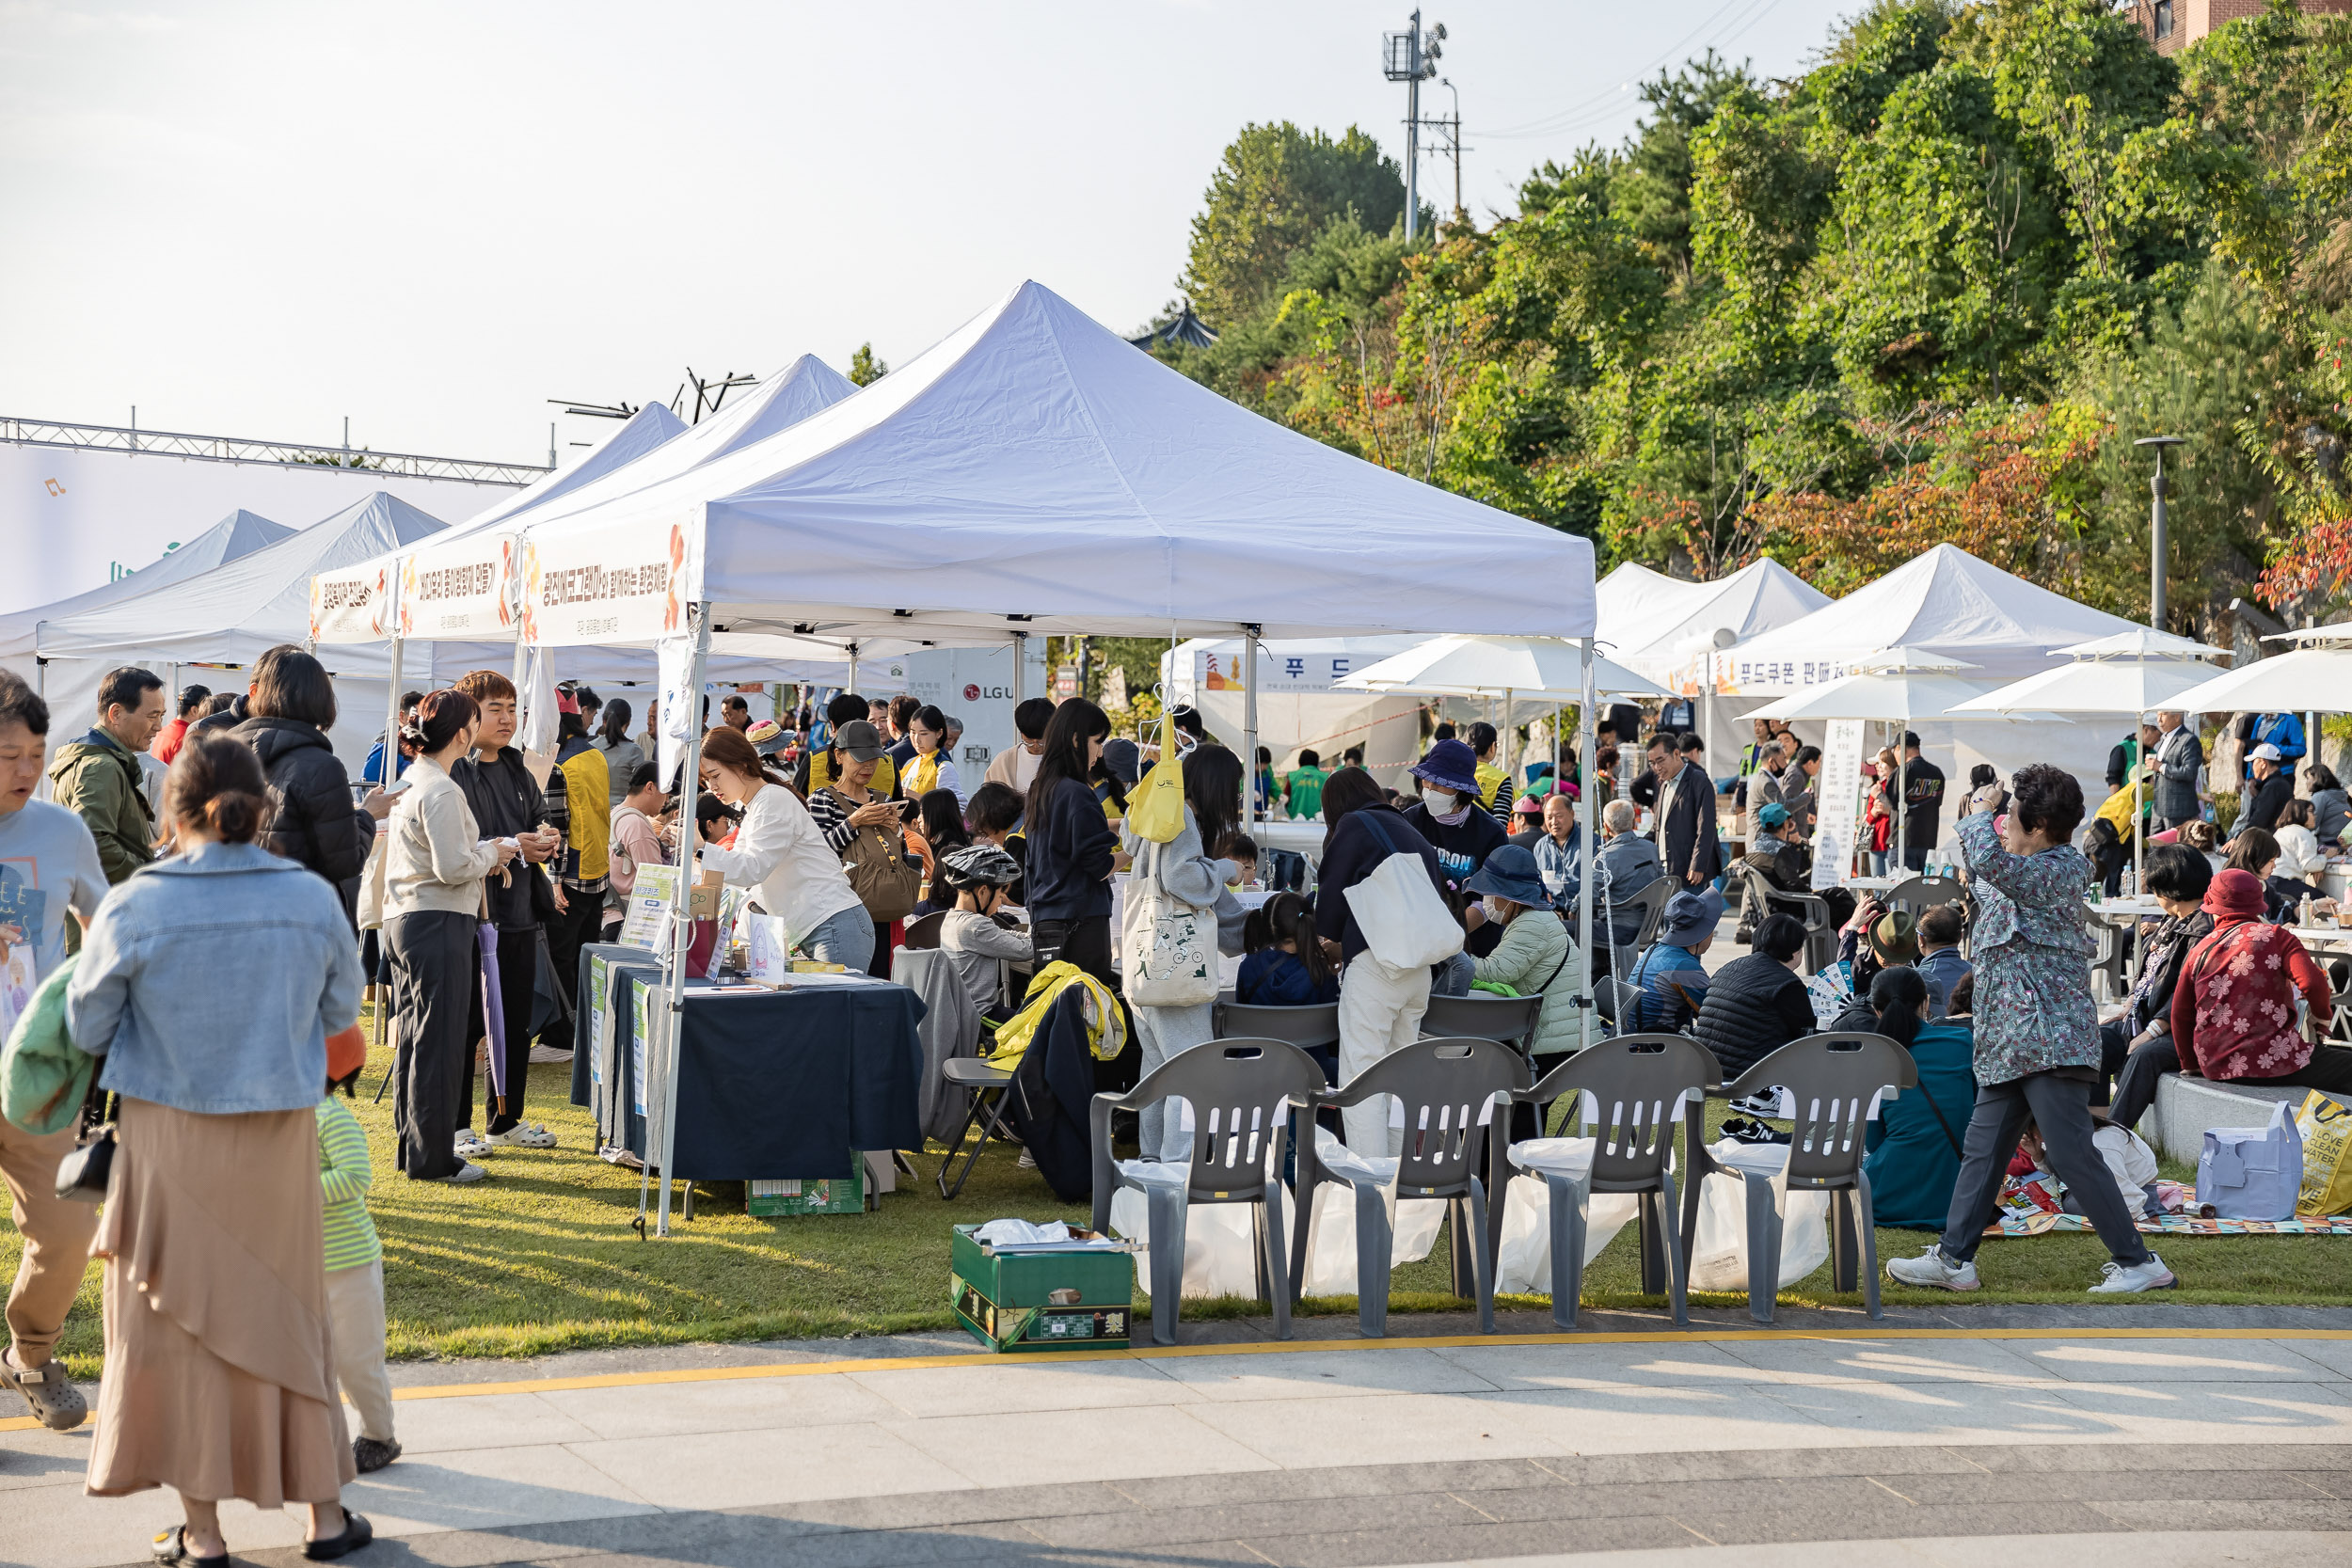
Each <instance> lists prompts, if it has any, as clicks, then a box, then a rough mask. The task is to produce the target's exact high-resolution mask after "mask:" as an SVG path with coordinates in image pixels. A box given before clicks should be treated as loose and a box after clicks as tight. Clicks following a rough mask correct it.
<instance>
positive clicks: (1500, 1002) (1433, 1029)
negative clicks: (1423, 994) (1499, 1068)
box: [1421, 974, 1574, 1057]
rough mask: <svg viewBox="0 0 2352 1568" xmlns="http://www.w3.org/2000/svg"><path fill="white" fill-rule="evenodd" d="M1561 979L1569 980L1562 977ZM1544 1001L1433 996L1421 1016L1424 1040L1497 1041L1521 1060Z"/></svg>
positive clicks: (1474, 995) (1531, 1040)
mask: <svg viewBox="0 0 2352 1568" xmlns="http://www.w3.org/2000/svg"><path fill="white" fill-rule="evenodd" d="M1561 978H1563V979H1572V978H1574V977H1573V976H1571V975H1566V974H1563V975H1562V976H1561ZM1543 1011H1544V999H1543V996H1542V994H1541V993H1540V992H1538V993H1537V994H1536V995H1534V996H1494V995H1483V994H1478V993H1472V994H1471V995H1469V996H1433V997H1431V998H1430V999H1429V1010H1428V1011H1427V1012H1425V1013H1423V1014H1422V1015H1421V1033H1422V1038H1424V1039H1449V1040H1455V1039H1473V1040H1501V1041H1502V1043H1503V1044H1505V1045H1508V1046H1511V1047H1513V1048H1514V1049H1516V1050H1517V1051H1518V1053H1519V1054H1520V1055H1521V1056H1522V1057H1524V1056H1526V1055H1527V1054H1528V1053H1529V1049H1530V1048H1531V1047H1532V1046H1533V1045H1534V1040H1535V1023H1536V1021H1537V1020H1538V1019H1539V1018H1541V1017H1542V1016H1543Z"/></svg>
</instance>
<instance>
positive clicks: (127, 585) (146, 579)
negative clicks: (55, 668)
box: [0, 507, 294, 658]
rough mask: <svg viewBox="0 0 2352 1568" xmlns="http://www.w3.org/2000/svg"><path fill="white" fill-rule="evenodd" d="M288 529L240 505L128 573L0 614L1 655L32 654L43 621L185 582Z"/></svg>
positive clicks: (271, 541) (275, 539)
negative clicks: (35, 607)
mask: <svg viewBox="0 0 2352 1568" xmlns="http://www.w3.org/2000/svg"><path fill="white" fill-rule="evenodd" d="M293 532H294V530H292V529H290V528H288V527H286V525H285V524H283V523H273V522H271V521H270V520H269V519H268V518H267V517H263V516H262V515H258V514H256V513H252V512H247V511H246V510H245V509H244V508H242V507H240V508H238V509H237V510H236V511H234V512H231V513H230V514H229V515H228V516H226V517H223V518H222V519H221V520H220V521H219V522H217V523H215V524H214V525H213V526H212V527H211V528H208V529H206V530H205V531H203V532H201V533H199V534H198V535H197V536H196V537H195V538H193V539H191V540H189V541H188V542H187V543H186V544H184V545H182V546H180V547H179V548H178V549H175V550H172V551H171V552H169V553H168V554H167V555H165V556H164V557H163V558H162V559H161V560H159V561H156V562H153V563H151V564H150V565H147V566H142V567H140V568H139V569H138V570H137V571H135V572H134V573H132V574H131V575H130V576H129V577H127V578H121V579H119V580H118V581H115V582H110V583H108V584H106V586H105V587H103V588H93V589H91V590H90V591H89V592H88V593H87V594H75V595H74V596H73V597H72V598H70V599H60V600H59V601H58V602H57V603H56V604H51V605H43V606H41V607H40V609H38V610H19V611H18V612H17V613H15V614H14V615H6V616H0V658H6V657H28V658H29V657H32V655H33V654H34V652H35V651H36V650H35V648H34V645H33V643H34V633H35V629H36V628H37V627H38V626H40V623H41V622H43V621H55V620H60V619H63V618H64V617H66V616H70V615H82V614H87V613H88V612H90V611H92V610H103V609H105V608H106V607H107V606H109V605H116V604H120V603H122V602H123V601H124V600H125V599H130V598H135V597H137V596H139V595H141V594H151V593H152V592H154V591H155V590H156V589H158V588H164V587H168V586H170V585H171V584H173V583H180V582H185V581H187V580H188V579H189V578H195V577H200V576H202V575H203V574H204V573H206V572H209V571H211V570H212V569H213V568H214V567H215V566H218V565H220V564H222V563H223V562H230V561H236V560H240V559H242V558H243V557H245V556H248V555H251V554H252V553H253V552H254V551H255V550H258V549H260V548H262V546H265V545H274V544H276V543H277V542H278V540H280V539H283V538H285V537H286V536H287V535H289V534H291V533H293Z"/></svg>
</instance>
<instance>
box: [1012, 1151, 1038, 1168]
mask: <svg viewBox="0 0 2352 1568" xmlns="http://www.w3.org/2000/svg"><path fill="white" fill-rule="evenodd" d="M1012 1168H1013V1169H1015V1170H1035V1169H1037V1156H1036V1155H1034V1154H1032V1153H1030V1152H1029V1151H1028V1150H1027V1149H1023V1150H1022V1151H1021V1158H1020V1159H1018V1160H1015V1161H1014V1162H1013V1163H1012Z"/></svg>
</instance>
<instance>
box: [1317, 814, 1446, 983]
mask: <svg viewBox="0 0 2352 1568" xmlns="http://www.w3.org/2000/svg"><path fill="white" fill-rule="evenodd" d="M1356 815H1358V816H1361V817H1362V818H1363V821H1364V826H1365V827H1366V828H1367V829H1369V830H1370V831H1371V832H1372V835H1373V836H1374V837H1375V838H1377V839H1378V840H1379V841H1380V843H1381V846H1382V847H1384V848H1386V849H1387V850H1388V852H1389V853H1388V858H1387V859H1385V860H1383V861H1382V862H1381V863H1379V864H1378V865H1377V866H1375V867H1374V868H1373V872H1372V875H1371V876H1369V877H1366V878H1365V879H1363V880H1362V881H1360V882H1358V883H1357V884H1356V885H1355V886H1353V887H1350V888H1348V889H1346V890H1345V895H1346V898H1347V911H1348V912H1349V913H1350V914H1352V915H1354V916H1355V917H1356V928H1357V929H1358V930H1359V931H1361V932H1363V934H1364V945H1365V946H1366V947H1368V948H1370V949H1371V950H1372V956H1373V957H1374V958H1377V959H1379V960H1380V961H1381V962H1382V963H1384V964H1388V965H1390V966H1391V967H1393V968H1396V969H1425V968H1427V967H1428V966H1429V965H1431V964H1434V963H1437V962H1438V961H1439V960H1440V959H1444V958H1452V957H1453V956H1454V954H1456V953H1459V952H1460V951H1461V950H1462V925H1461V922H1459V921H1457V920H1455V919H1454V911H1452V910H1449V909H1447V908H1446V907H1445V900H1444V899H1442V898H1440V897H1438V890H1437V889H1436V888H1435V887H1432V886H1431V885H1430V882H1429V868H1428V866H1427V865H1426V864H1425V863H1423V862H1422V858H1421V857H1420V856H1419V855H1417V854H1414V853H1412V852H1410V851H1409V850H1406V849H1403V848H1400V847H1398V845H1397V842H1396V840H1395V839H1394V838H1393V837H1391V835H1390V832H1389V829H1388V825H1387V824H1386V823H1384V822H1382V821H1381V820H1380V817H1379V815H1378V814H1377V813H1376V812H1373V811H1364V812H1359V813H1358V814H1356Z"/></svg>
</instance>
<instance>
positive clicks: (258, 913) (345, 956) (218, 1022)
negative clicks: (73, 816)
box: [66, 733, 448, 1563]
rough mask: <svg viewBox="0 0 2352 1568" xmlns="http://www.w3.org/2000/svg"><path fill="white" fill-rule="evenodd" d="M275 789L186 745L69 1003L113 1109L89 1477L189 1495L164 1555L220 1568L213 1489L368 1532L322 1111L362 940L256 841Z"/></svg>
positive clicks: (202, 746)
mask: <svg viewBox="0 0 2352 1568" xmlns="http://www.w3.org/2000/svg"><path fill="white" fill-rule="evenodd" d="M268 790H269V785H268V784H267V782H266V781H265V780H264V779H263V777H262V765H261V762H260V761H259V759H257V758H256V757H255V756H254V754H253V752H251V751H249V750H247V749H246V747H244V746H242V745H240V744H238V743H237V742H236V741H234V740H231V739H230V738H228V737H227V736H221V735H217V734H202V733H199V734H196V735H191V736H188V737H187V739H186V740H185V742H184V743H183V745H182V748H181V751H180V755H179V757H178V759H177V760H176V761H174V762H173V764H172V767H171V771H170V773H169V774H168V775H167V780H166V784H165V789H164V802H163V805H164V809H163V818H164V822H165V824H166V828H167V832H169V833H171V835H172V837H173V839H174V843H175V850H176V852H175V853H173V854H172V855H171V856H169V857H168V858H167V859H165V860H161V861H158V862H156V863H154V864H152V865H149V866H147V867H145V868H143V869H142V870H141V871H140V872H139V873H138V874H137V875H136V876H135V877H132V878H131V879H128V880H126V881H124V882H123V883H121V884H120V885H119V886H118V887H116V888H115V889H114V890H113V891H112V892H111V893H109V894H107V895H106V898H105V901H104V902H103V903H102V904H101V905H100V906H99V908H98V916H97V918H96V919H95V920H93V921H91V922H90V926H89V935H88V936H87V939H86V940H85V941H84V942H83V945H82V956H81V962H80V966H79V967H78V968H77V969H76V970H75V972H74V974H73V978H72V982H71V984H70V986H69V987H68V990H67V992H66V1012H67V1026H68V1028H69V1030H70V1031H71V1033H72V1038H73V1043H74V1044H75V1045H76V1046H77V1047H79V1048H80V1049H81V1050H83V1051H85V1052H87V1053H89V1054H91V1055H93V1056H103V1058H105V1060H104V1065H103V1067H102V1068H101V1069H99V1070H100V1076H99V1082H100V1083H101V1085H103V1087H105V1088H106V1089H107V1090H109V1091H111V1092H112V1093H113V1094H114V1095H115V1096H116V1097H117V1098H118V1104H119V1109H118V1111H117V1113H116V1117H115V1127H116V1134H115V1135H116V1148H115V1154H114V1160H113V1164H112V1168H111V1170H110V1172H109V1176H108V1180H107V1184H106V1196H105V1210H104V1212H103V1217H102V1218H101V1220H100V1222H99V1229H98V1239H97V1240H96V1241H95V1242H94V1243H92V1244H91V1247H90V1253H91V1256H93V1257H95V1258H98V1259H101V1260H102V1261H103V1263H104V1265H105V1294H104V1322H105V1337H106V1378H105V1383H104V1385H103V1390H102V1392H101V1394H100V1403H99V1413H98V1430H97V1433H96V1435H95V1436H94V1437H93V1438H92V1440H91V1444H90V1456H89V1474H88V1482H87V1484H88V1489H89V1491H90V1493H91V1494H92V1495H94V1496H97V1497H123V1496H126V1495H127V1494H130V1493H133V1492H143V1491H146V1490H148V1489H150V1488H151V1487H157V1486H168V1487H172V1488H175V1489H176V1490H177V1491H178V1492H179V1493H180V1497H181V1504H182V1507H183V1510H184V1518H185V1521H186V1522H185V1523H184V1524H181V1525H176V1526H174V1527H172V1528H171V1529H169V1530H168V1531H167V1532H166V1533H165V1534H164V1535H163V1536H162V1537H160V1538H158V1539H157V1540H156V1542H155V1543H154V1547H153V1553H154V1556H155V1558H156V1560H159V1561H164V1562H178V1561H197V1562H223V1563H225V1562H227V1561H228V1556H227V1552H228V1546H227V1544H226V1543H225V1542H223V1541H222V1539H221V1533H220V1516H219V1504H220V1500H221V1499H222V1498H225V1497H238V1498H243V1499H244V1500H246V1501H247V1502H250V1503H251V1504H253V1505H254V1506H255V1507H256V1508H260V1509H265V1510H270V1511H273V1512H274V1511H276V1510H278V1509H281V1508H283V1507H284V1506H285V1505H286V1504H288V1503H307V1504H309V1505H310V1527H309V1529H308V1530H307V1531H306V1534H307V1535H308V1537H309V1542H310V1544H309V1545H308V1547H307V1549H306V1552H305V1555H306V1556H308V1557H310V1558H337V1557H341V1556H342V1555H343V1554H344V1553H346V1552H348V1551H351V1550H352V1549H354V1548H355V1547H358V1546H363V1545H365V1544H367V1543H368V1539H369V1533H370V1532H369V1528H368V1523H367V1521H366V1520H364V1519H362V1518H360V1517H358V1515H357V1514H347V1513H344V1511H343V1507H342V1487H343V1483H344V1482H346V1481H351V1480H352V1479H353V1478H354V1477H355V1476H356V1475H357V1474H358V1472H357V1471H356V1469H355V1468H354V1467H353V1464H352V1453H351V1440H350V1436H349V1434H348V1433H347V1431H346V1429H345V1427H344V1425H343V1414H342V1400H341V1399H340V1398H339V1397H338V1395H337V1393H336V1386H335V1354H334V1344H333V1335H332V1332H331V1330H330V1328H329V1326H328V1324H329V1316H328V1304H327V1298H326V1241H325V1235H324V1231H323V1229H322V1219H321V1209H320V1204H321V1192H320V1187H319V1164H318V1160H319V1153H318V1120H317V1115H316V1110H317V1105H318V1096H319V1085H321V1084H324V1083H325V1082H326V1037H328V1036H329V1035H340V1034H342V1033H343V1032H345V1031H346V1030H350V1029H352V1028H353V1026H354V1025H355V1024H356V1023H357V1022H358V1017H359V944H358V942H356V941H354V940H353V938H352V934H351V926H350V923H349V922H348V921H347V920H346V919H345V918H344V915H343V907H342V899H341V898H340V897H339V896H338V895H337V894H336V891H335V889H334V888H333V887H331V886H329V885H328V884H327V883H326V881H324V880H322V879H320V878H318V877H316V876H314V875H312V874H311V873H310V871H309V870H307V869H306V868H304V867H303V866H301V865H299V864H297V863H294V862H293V861H290V860H281V859H279V858H278V856H276V855H273V854H271V853H270V852H269V851H268V850H266V849H264V848H262V847H261V846H260V845H259V844H258V843H256V842H255V841H256V840H257V839H258V838H259V837H260V836H261V834H262V831H263V829H264V828H265V827H266V825H267V817H268V813H269V804H268ZM442 1147H443V1148H445V1149H446V1148H447V1147H448V1146H447V1144H446V1143H444V1145H443V1146H442ZM125 1555H128V1554H125Z"/></svg>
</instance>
